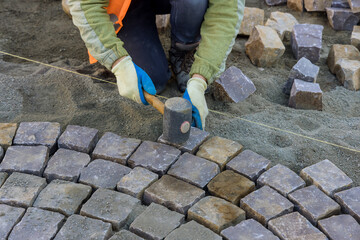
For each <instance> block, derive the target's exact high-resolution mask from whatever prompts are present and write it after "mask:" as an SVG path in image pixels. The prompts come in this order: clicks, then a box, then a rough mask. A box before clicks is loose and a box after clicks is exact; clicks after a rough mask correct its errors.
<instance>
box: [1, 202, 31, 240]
mask: <svg viewBox="0 0 360 240" xmlns="http://www.w3.org/2000/svg"><path fill="white" fill-rule="evenodd" d="M24 212H25V209H24V208H17V207H10V206H8V205H5V204H0V239H7V237H8V235H9V233H10V232H11V230H12V229H13V227H14V226H15V225H16V224H17V223H18V222H19V221H20V219H21V218H22V216H23V215H24Z"/></svg>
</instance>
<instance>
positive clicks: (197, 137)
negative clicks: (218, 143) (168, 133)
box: [157, 127, 210, 153]
mask: <svg viewBox="0 0 360 240" xmlns="http://www.w3.org/2000/svg"><path fill="white" fill-rule="evenodd" d="M209 136H210V133H208V132H205V131H202V130H200V129H198V128H195V127H191V129H190V136H189V139H188V140H187V141H186V142H185V143H183V144H176V143H171V142H168V141H166V140H165V139H164V138H163V135H161V136H160V137H159V139H158V140H157V141H158V142H160V143H164V144H167V145H171V146H174V147H176V148H178V149H180V150H181V151H182V152H188V153H195V152H196V151H197V150H198V149H199V146H200V145H201V144H203V143H204V142H205V141H206V140H207V139H208V137H209Z"/></svg>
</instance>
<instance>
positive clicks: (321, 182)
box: [300, 159, 353, 197]
mask: <svg viewBox="0 0 360 240" xmlns="http://www.w3.org/2000/svg"><path fill="white" fill-rule="evenodd" d="M300 176H301V177H302V178H303V179H304V180H305V181H306V182H307V183H308V185H310V184H314V185H315V186H317V187H318V188H320V189H321V190H322V191H323V192H325V193H326V194H327V195H329V196H331V197H332V196H333V195H334V193H336V192H339V191H342V190H345V189H348V188H350V187H351V186H352V184H353V181H352V180H351V179H350V178H349V177H348V176H346V174H345V173H344V172H343V171H341V170H340V169H339V168H338V167H336V166H335V165H334V164H333V163H332V162H330V161H329V160H327V159H325V160H323V161H321V162H318V163H316V164H314V165H311V166H309V167H306V168H304V169H303V170H301V172H300Z"/></svg>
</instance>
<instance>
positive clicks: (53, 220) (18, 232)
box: [9, 207, 65, 240]
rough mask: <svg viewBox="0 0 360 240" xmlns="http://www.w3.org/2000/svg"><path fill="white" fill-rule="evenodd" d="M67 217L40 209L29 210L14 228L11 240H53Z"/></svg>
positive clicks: (10, 236)
mask: <svg viewBox="0 0 360 240" xmlns="http://www.w3.org/2000/svg"><path fill="white" fill-rule="evenodd" d="M64 220H65V216H64V215H62V214H60V213H55V212H50V211H46V210H42V209H38V208H32V207H30V208H28V209H27V211H26V213H25V215H24V217H23V218H22V219H21V221H20V222H19V223H18V224H17V225H16V226H15V227H14V229H13V230H12V231H11V233H10V235H9V240H24V239H43V240H47V239H48V240H51V239H53V238H54V237H55V235H56V233H57V232H58V230H59V229H60V227H61V226H62V225H63V222H64Z"/></svg>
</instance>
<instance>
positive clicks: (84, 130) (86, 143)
mask: <svg viewBox="0 0 360 240" xmlns="http://www.w3.org/2000/svg"><path fill="white" fill-rule="evenodd" d="M98 133H99V131H98V130H97V129H95V128H88V127H82V126H77V125H68V126H67V127H66V129H65V131H64V132H63V133H62V134H61V136H60V137H59V140H58V146H59V148H67V149H70V150H75V151H79V152H84V153H90V152H91V151H92V150H93V149H94V147H95V145H96V143H97V142H98V139H99V136H98Z"/></svg>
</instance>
